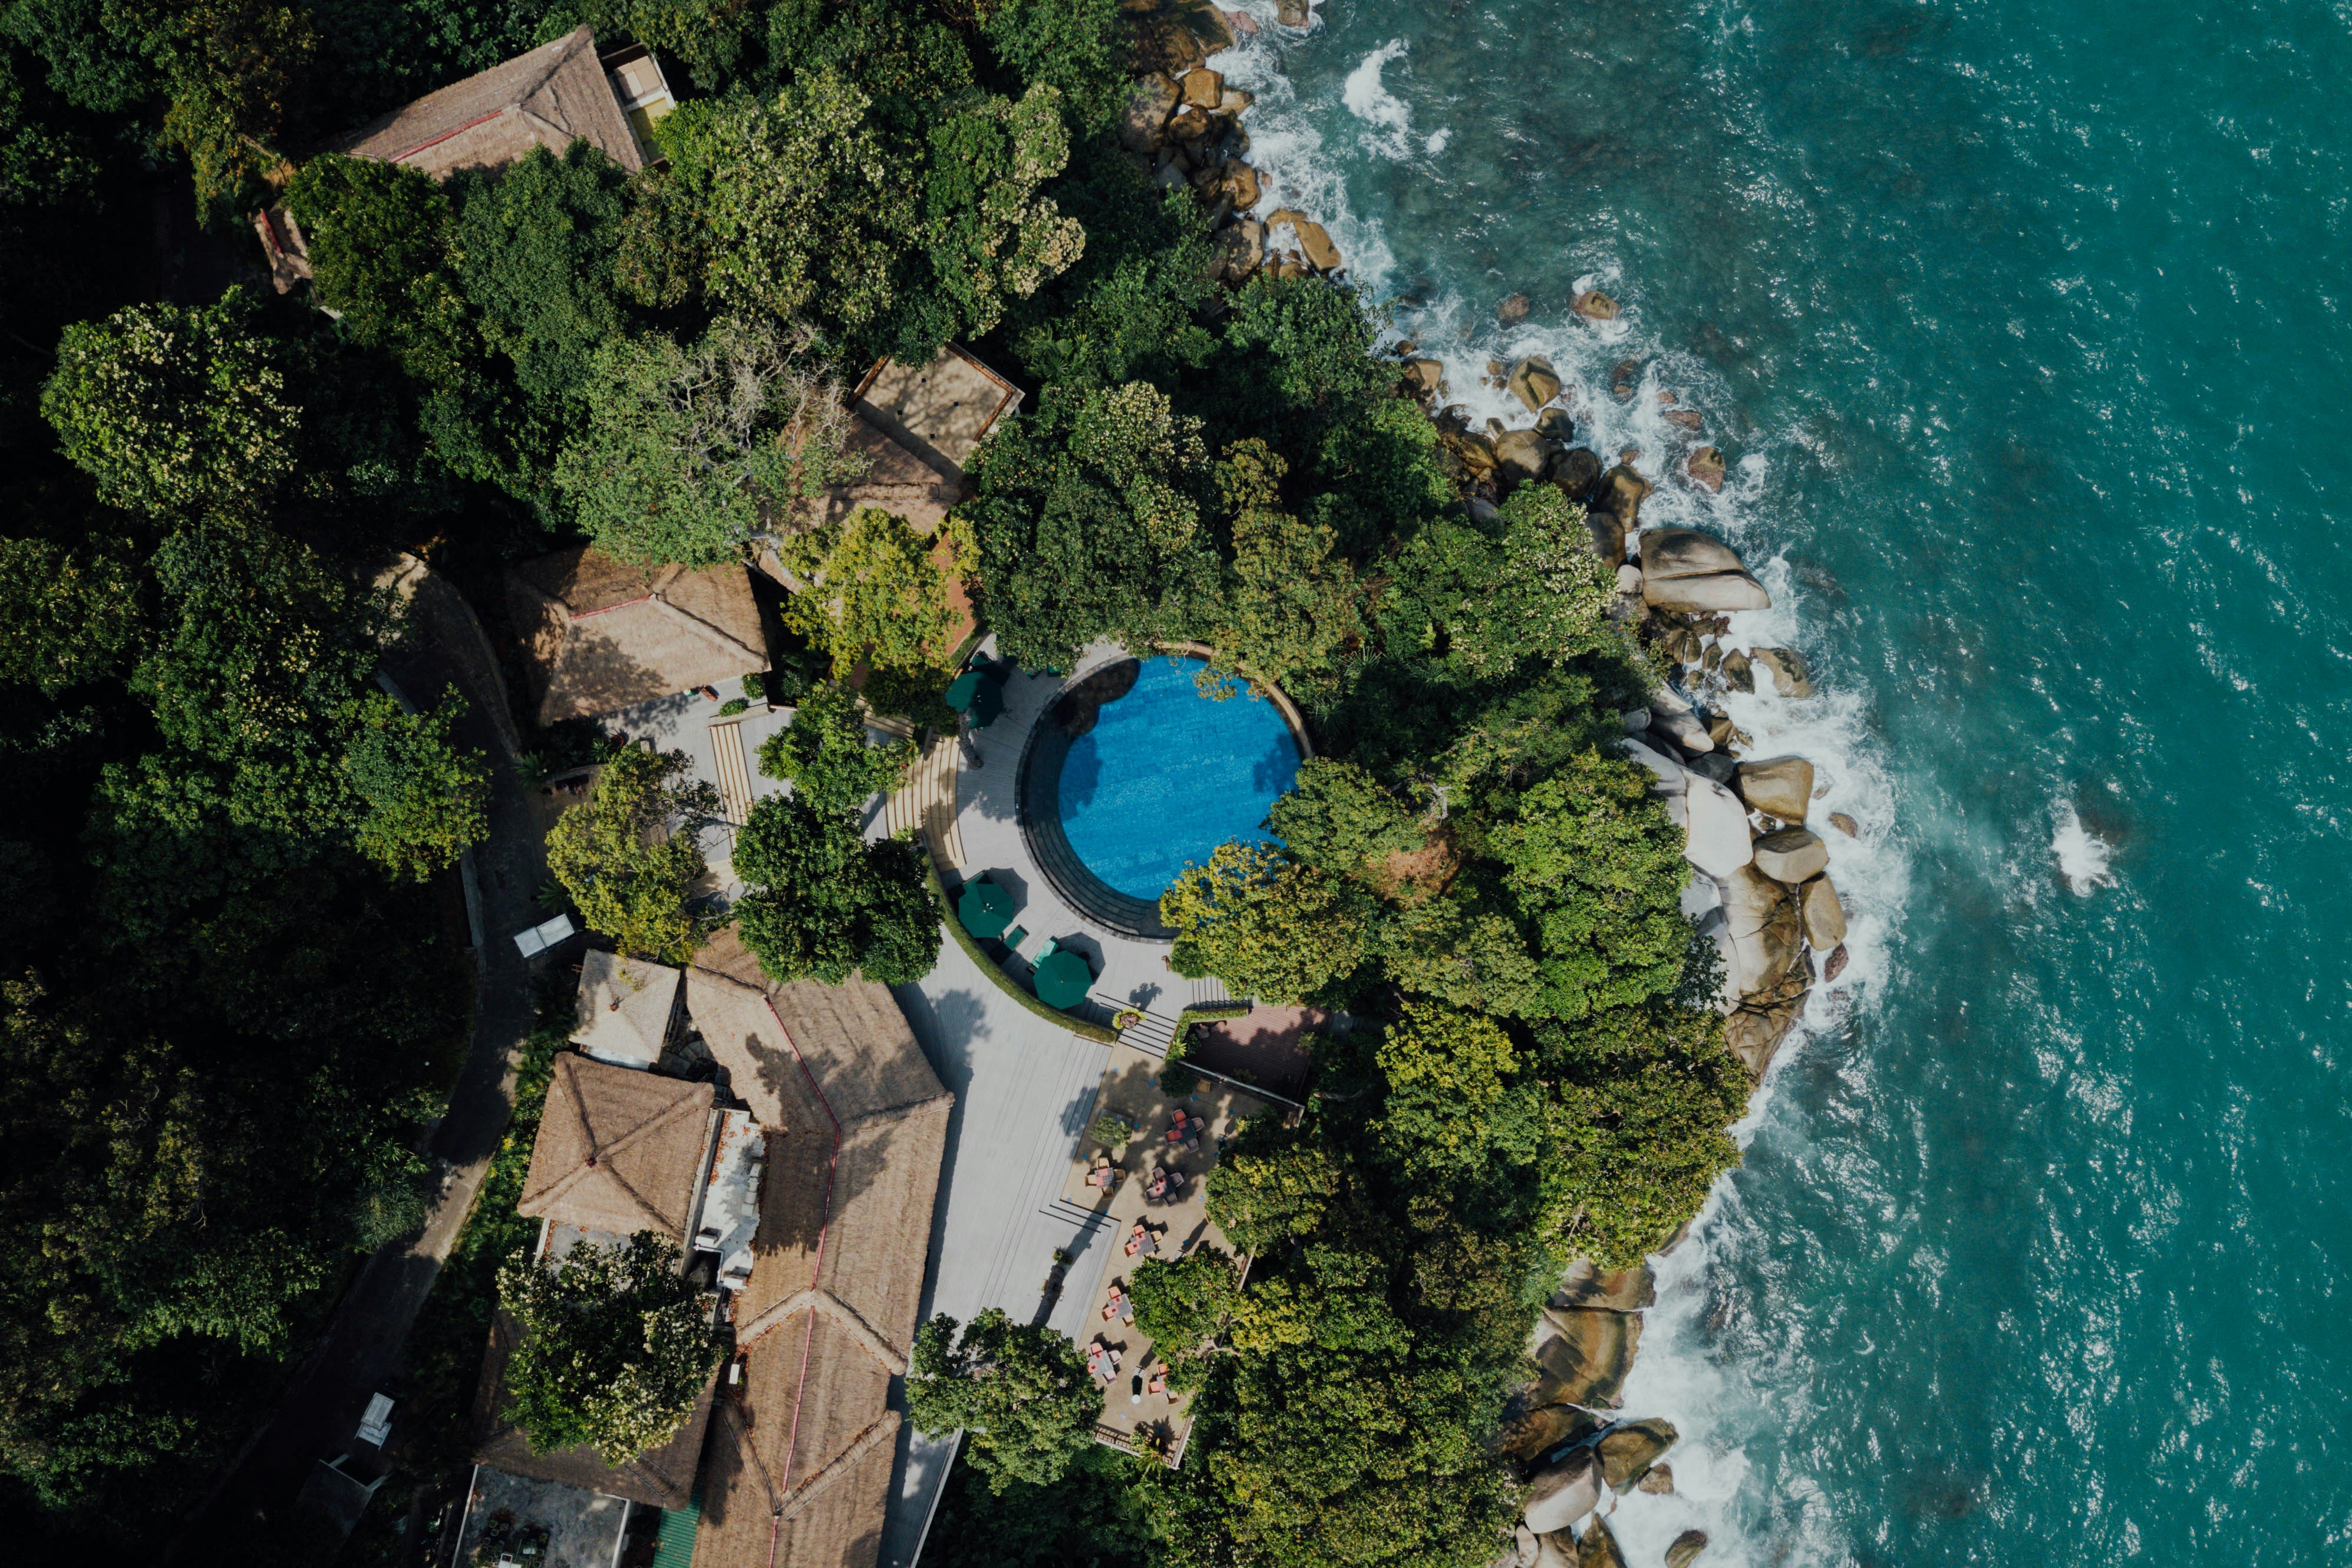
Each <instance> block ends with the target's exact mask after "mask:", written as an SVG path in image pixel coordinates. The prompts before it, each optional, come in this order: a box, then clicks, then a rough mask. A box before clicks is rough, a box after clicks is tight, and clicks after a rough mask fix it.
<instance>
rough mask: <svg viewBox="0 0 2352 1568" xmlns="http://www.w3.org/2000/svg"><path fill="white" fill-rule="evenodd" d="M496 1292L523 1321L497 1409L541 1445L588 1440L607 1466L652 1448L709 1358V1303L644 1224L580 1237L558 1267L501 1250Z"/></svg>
mask: <svg viewBox="0 0 2352 1568" xmlns="http://www.w3.org/2000/svg"><path fill="white" fill-rule="evenodd" d="M499 1303H500V1304H501V1305H502V1306H504V1307H505V1308H506V1310H507V1311H508V1312H510V1313H512V1314H513V1316H514V1318H515V1320H516V1321H517V1322H520V1324H521V1325H522V1326H523V1328H524V1330H525V1331H526V1332H525V1337H524V1339H523V1343H522V1344H521V1345H520V1347H519V1348H518V1349H517V1350H516V1351H515V1353H514V1356H513V1358H512V1359H511V1360H509V1362H508V1363H507V1372H506V1378H507V1391H508V1393H509V1396H511V1397H512V1399H513V1401H514V1403H513V1404H512V1406H509V1412H508V1413H509V1416H510V1417H511V1418H512V1419H513V1420H515V1421H516V1422H517V1423H518V1424H520V1426H521V1427H522V1429H523V1431H524V1432H525V1433H526V1434H527V1435H528V1436H529V1437H530V1443H531V1447H532V1448H534V1449H536V1450H538V1451H539V1452H541V1453H548V1452H551V1451H552V1450H554V1449H557V1448H571V1447H572V1446H573V1445H575V1444H579V1443H590V1444H593V1445H594V1446H595V1448H596V1451H597V1452H598V1453H599V1454H601V1455H603V1456H604V1462H605V1463H606V1464H608V1465H618V1464H623V1463H625V1462H626V1461H628V1460H630V1459H633V1458H636V1456H638V1455H639V1454H642V1453H644V1452H646V1450H647V1449H649V1448H659V1447H661V1446H662V1445H663V1444H664V1443H667V1442H668V1441H669V1440H670V1439H671V1438H672V1437H677V1433H678V1429H679V1428H680V1427H684V1426H685V1425H686V1418H687V1417H688V1416H689V1415H691V1414H693V1411H694V1402H695V1400H696V1398H697V1397H698V1396H700V1395H701V1393H702V1385H703V1383H704V1381H705V1380H706V1379H708V1378H709V1375H710V1369H711V1368H712V1367H713V1366H715V1365H717V1364H718V1363H719V1340H718V1338H717V1336H716V1335H715V1334H713V1333H712V1332H711V1329H710V1323H709V1307H708V1305H707V1304H706V1303H705V1302H704V1301H703V1299H702V1298H701V1297H700V1296H699V1295H698V1293H697V1292H696V1291H695V1289H694V1287H693V1286H692V1285H690V1284H688V1282H687V1280H686V1278H685V1276H684V1275H682V1274H681V1273H679V1272H678V1255H677V1248H675V1247H673V1246H671V1245H669V1244H668V1243H667V1242H665V1241H664V1240H662V1239H661V1238H660V1237H658V1236H656V1235H655V1234H654V1233H653V1232H652V1231H650V1230H640V1231H638V1232H637V1233H636V1234H635V1236H633V1237H631V1238H629V1239H628V1240H627V1241H625V1242H624V1243H622V1244H621V1245H619V1246H616V1247H598V1246H595V1245H593V1244H591V1243H587V1242H583V1243H581V1244H579V1245H577V1246H575V1247H574V1248H572V1251H571V1252H570V1253H569V1254H567V1255H566V1256H565V1258H564V1260H563V1261H562V1265H561V1267H558V1268H548V1267H545V1266H543V1265H541V1264H540V1263H539V1262H537V1261H535V1260H531V1259H530V1258H526V1257H516V1258H513V1259H510V1260H508V1262H507V1265H506V1267H505V1268H503V1269H501V1270H499Z"/></svg>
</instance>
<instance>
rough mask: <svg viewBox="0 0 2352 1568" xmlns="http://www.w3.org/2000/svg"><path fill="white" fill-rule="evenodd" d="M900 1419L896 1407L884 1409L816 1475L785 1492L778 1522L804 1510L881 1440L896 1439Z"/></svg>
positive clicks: (891, 1440) (777, 1514)
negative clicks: (871, 1423)
mask: <svg viewBox="0 0 2352 1568" xmlns="http://www.w3.org/2000/svg"><path fill="white" fill-rule="evenodd" d="M902 1419H903V1418H902V1417H901V1416H899V1414H898V1412H897V1411H896V1410H885V1411H883V1412H882V1414H881V1415H880V1416H877V1417H876V1418H875V1420H874V1423H873V1425H871V1426H869V1427H866V1430H864V1431H863V1432H860V1433H858V1434H857V1436H856V1437H855V1438H853V1439H852V1440H851V1441H850V1444H849V1447H847V1448H844V1449H842V1450H841V1452H839V1453H838V1454H835V1456H834V1457H833V1458H831V1459H829V1460H827V1461H826V1462H825V1464H824V1467H823V1468H822V1469H819V1470H818V1471H817V1472H816V1474H814V1475H813V1476H811V1477H809V1479H806V1480H804V1481H803V1482H802V1483H801V1484H800V1485H798V1486H796V1487H794V1488H793V1490H791V1491H789V1492H787V1493H785V1494H784V1500H783V1503H782V1506H781V1507H779V1508H778V1509H777V1510H776V1518H777V1520H778V1521H779V1522H781V1521H784V1520H787V1519H791V1518H793V1516H795V1515H797V1514H799V1513H801V1512H802V1511H804V1510H805V1509H806V1508H807V1507H808V1506H809V1504H811V1503H813V1502H814V1501H815V1500H816V1499H817V1495H818V1494H819V1493H820V1492H823V1491H824V1490H826V1489H827V1488H829V1487H831V1486H832V1485H833V1483H834V1482H835V1481H836V1480H839V1479H841V1478H842V1477H843V1476H844V1475H846V1474H847V1473H848V1472H849V1470H850V1469H851V1468H852V1467H853V1466H855V1465H856V1463H857V1461H858V1460H860V1459H862V1458H865V1457H866V1455H868V1454H870V1453H872V1452H873V1451H874V1450H875V1449H876V1448H879V1447H881V1445H882V1444H883V1443H885V1442H895V1441H896V1440H897V1439H898V1427H899V1425H900V1422H901V1420H902Z"/></svg>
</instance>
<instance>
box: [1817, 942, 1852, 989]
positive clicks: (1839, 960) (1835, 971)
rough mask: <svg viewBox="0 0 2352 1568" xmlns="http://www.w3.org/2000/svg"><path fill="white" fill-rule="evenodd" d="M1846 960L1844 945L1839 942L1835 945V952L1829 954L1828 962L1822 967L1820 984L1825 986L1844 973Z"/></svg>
mask: <svg viewBox="0 0 2352 1568" xmlns="http://www.w3.org/2000/svg"><path fill="white" fill-rule="evenodd" d="M1846 959H1847V955H1846V950H1845V944H1844V943H1843V942H1841V943H1839V944H1838V945H1837V947H1836V950H1835V951H1833V952H1832V953H1831V954H1830V957H1829V962H1828V963H1826V964H1823V965H1822V984H1823V985H1827V984H1828V983H1829V982H1830V981H1832V980H1834V979H1836V978H1837V977H1839V976H1840V975H1843V974H1844V973H1845V966H1846Z"/></svg>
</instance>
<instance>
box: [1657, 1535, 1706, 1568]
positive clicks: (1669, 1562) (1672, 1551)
mask: <svg viewBox="0 0 2352 1568" xmlns="http://www.w3.org/2000/svg"><path fill="white" fill-rule="evenodd" d="M1704 1551H1706V1531H1704V1530H1685V1531H1683V1532H1682V1533H1681V1534H1680V1535H1677V1536H1675V1541H1674V1544H1673V1545H1671V1546H1669V1547H1667V1548H1666V1568H1690V1565H1691V1564H1692V1563H1696V1562H1697V1561H1698V1554H1699V1553H1700V1552H1704Z"/></svg>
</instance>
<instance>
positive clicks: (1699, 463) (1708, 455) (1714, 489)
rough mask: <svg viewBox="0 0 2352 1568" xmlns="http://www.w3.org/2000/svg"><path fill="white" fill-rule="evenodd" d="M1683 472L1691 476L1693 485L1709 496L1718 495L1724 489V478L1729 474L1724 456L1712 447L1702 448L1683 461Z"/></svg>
mask: <svg viewBox="0 0 2352 1568" xmlns="http://www.w3.org/2000/svg"><path fill="white" fill-rule="evenodd" d="M1683 472H1684V473H1685V474H1687V475H1689V476H1690V481H1691V483H1692V484H1694V485H1696V486H1699V487H1700V488H1701V489H1703V490H1705V491H1706V493H1707V494H1708V495H1710V496H1712V495H1716V494H1718V493H1719V492H1720V491H1721V490H1722V489H1723V476H1724V475H1725V473H1726V472H1727V470H1726V469H1725V467H1724V465H1723V454H1722V453H1720V452H1718V451H1717V450H1716V449H1715V448H1714V447H1712V446H1702V447H1700V448H1699V449H1698V450H1697V451H1696V452H1694V453H1692V454H1691V455H1689V456H1688V457H1686V458H1685V459H1684V460H1683Z"/></svg>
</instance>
